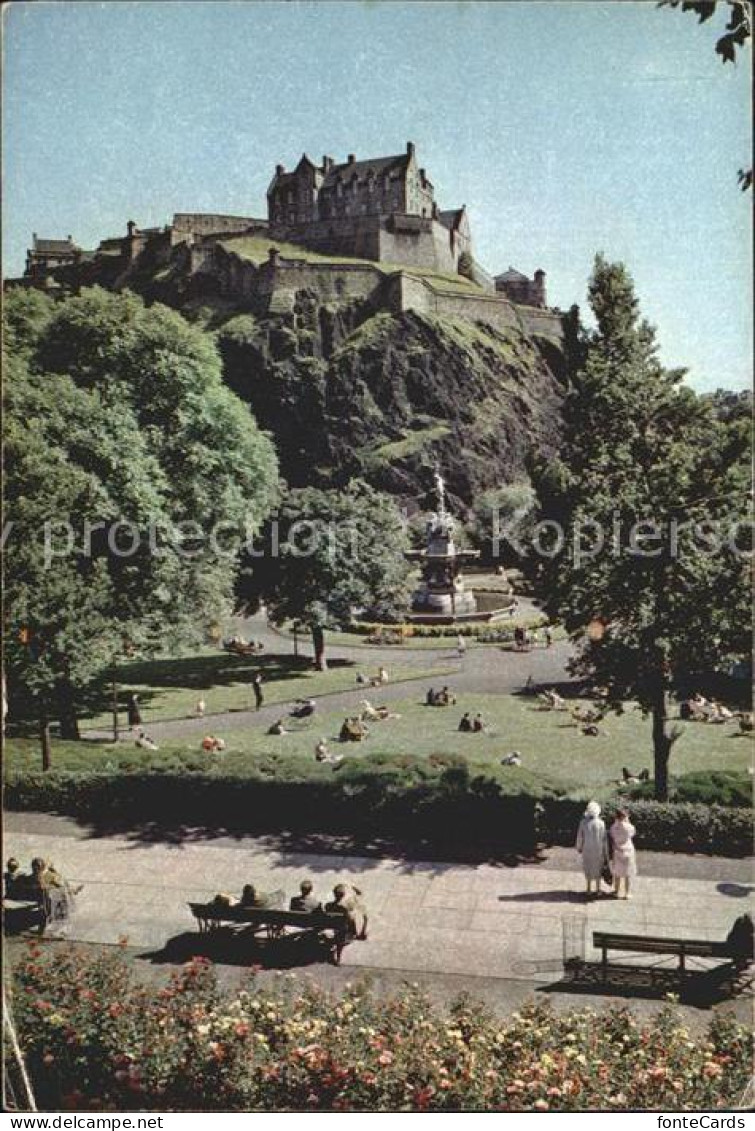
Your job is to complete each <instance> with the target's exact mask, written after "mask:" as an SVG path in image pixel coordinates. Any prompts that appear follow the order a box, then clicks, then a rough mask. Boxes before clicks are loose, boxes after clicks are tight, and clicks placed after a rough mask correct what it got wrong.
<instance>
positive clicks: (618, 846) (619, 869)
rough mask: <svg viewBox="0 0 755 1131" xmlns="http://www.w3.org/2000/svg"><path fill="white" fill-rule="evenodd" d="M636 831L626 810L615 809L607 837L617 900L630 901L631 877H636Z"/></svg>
mask: <svg viewBox="0 0 755 1131" xmlns="http://www.w3.org/2000/svg"><path fill="white" fill-rule="evenodd" d="M636 832H637V830H636V829H635V827H634V825H633V824H632V822H631V821H630V820H629V814H628V813H627V811H626V809H617V811H616V816H615V817H614V820H613V824H612V825H611V828H610V831H609V834H608V835H609V836H610V838H611V847H612V849H613V852H612V855H611V871H612V872H613V891H614V895H615V896H616V898H617V899H631V898H632V894H631V892H630V890H629V888H630V884H631V880H632V876H636V875H637V857H636V853H635V851H634V843H633V842H634V836H635V833H636ZM622 880H623V881H624V895H623V896H622V895H621V894H620V891H621V881H622Z"/></svg>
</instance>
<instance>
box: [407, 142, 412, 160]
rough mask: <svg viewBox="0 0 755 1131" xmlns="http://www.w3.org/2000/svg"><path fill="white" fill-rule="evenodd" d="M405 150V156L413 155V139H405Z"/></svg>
mask: <svg viewBox="0 0 755 1131" xmlns="http://www.w3.org/2000/svg"><path fill="white" fill-rule="evenodd" d="M406 152H407V156H409V157H413V156H414V142H413V141H407V143H406Z"/></svg>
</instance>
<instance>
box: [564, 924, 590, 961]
mask: <svg viewBox="0 0 755 1131" xmlns="http://www.w3.org/2000/svg"><path fill="white" fill-rule="evenodd" d="M586 928H587V921H586V919H585V917H584V916H583V915H564V916H563V918H562V919H561V930H562V936H563V961H564V970H565V971H567V972H568V971H576V970H579V969H580V968H581V967H582V966H584V964H585V932H586Z"/></svg>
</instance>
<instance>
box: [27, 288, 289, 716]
mask: <svg viewBox="0 0 755 1131" xmlns="http://www.w3.org/2000/svg"><path fill="white" fill-rule="evenodd" d="M18 320H19V321H22V319H20V317H19V319H18ZM31 324H32V323H31V321H30V320H28V319H27V320H26V322H25V323H24V325H25V326H26V327H27V329H28V327H29V326H30V325H31ZM36 327H37V330H36V336H35V335H34V333H31V332H30V333H27V335H26V337H25V338H24V339H23V348H22V346H21V344H20V338H19V339H17V341H16V343H14V350H13V351H12V352H11V356H10V357H9V361H8V370H7V380H6V466H5V474H6V519H7V521H8V522H9V523H10V524H11V526H10V529H9V531H8V535H7V541H6V577H5V580H6V593H7V596H6V639H8V640H9V641H11V642H13V643H12V645H11V646H10V648H9V649H8V652H7V666H8V682H9V690H10V691H11V706H12V707H13V706H14V696H15V698H16V700H18V699H19V698H22V697H23V696H24V695H25V696H26V697H27V698H28V697H29V696H32V697H33V700H34V703H35V704H36V707H35V710H36V713H37V716H38V717H39V718H40V719H42V720H46V719H48V718H49V717H50V716H51V715H52V716H53V717H55V716H57V717H58V718H59V719H60V720H61V726H62V731H63V733H64V734H65V735H69V736H72V737H73V736H76V735H77V733H78V732H77V724H76V712H77V697H78V696H79V695H80V693H81V691H82V689H83V688H84V687H85V686H86V684H87V683H88V681H89V680H91V679H92V677H93V676H94V675H95V674H96V673H97V672H98V671H101V670H102V668H103V667H104V666H105V664H106V663H107V662H109V661H112V660H113V657H114V656H115V655H116V654H118V653H120V652H122V650H123V647H124V643H125V644H126V645H127V646H128V647H129V648H130V649H141V650H145V651H152V650H154V649H155V648H156V647H158V646H162V647H165V646H166V645H168V644H173V645H175V644H178V643H186V642H188V641H189V640H192V639H195V638H196V635H197V632H198V626H199V624H200V623H201V622H204V623H207V622H208V621H210V620H214V619H216V618H217V617H218V616H220V615H222V613H223V612H224V611H226V610H227V608H228V607H229V603H230V601H231V599H232V594H233V585H234V581H235V573H236V569H237V565H238V551H239V549H240V547H241V546H242V545H243V543H244V542H245V540H246V538H247V537H248V535H249V534H250V533H252V532H253V531H254V530H256V529H257V528H258V526H259V524H260V523H261V521H262V520H263V518H264V517H265V515H266V514H267V513H268V512H269V509H270V506H271V504H272V502H273V500H274V497H275V492H276V486H277V465H276V460H275V453H274V450H273V447H272V444H271V442H270V441H269V439H268V438H267V437H266V436H265V435H263V434H262V433H260V432H259V431H258V429H257V428H256V425H255V423H254V420H253V419H252V417H251V415H250V413H249V411H248V409H247V408H246V407H245V406H244V405H243V404H241V402H240V401H238V400H237V398H236V397H235V396H234V395H233V394H232V393H230V392H229V391H228V390H227V389H226V388H225V386H224V385H223V383H222V378H221V372H220V362H219V358H218V355H217V353H216V351H215V348H214V346H213V344H212V342H211V341H210V340H209V339H208V338H207V337H206V336H205V335H204V334H202V332H201V331H199V330H197V329H194V328H192V327H190V326H189V325H188V324H187V323H185V322H184V320H183V319H182V318H181V317H180V315H178V314H175V313H174V312H172V311H169V310H167V309H165V308H163V307H159V306H155V307H151V308H146V307H145V306H144V304H143V303H142V301H141V300H140V299H138V298H136V297H135V296H133V295H129V294H124V295H114V294H108V293H106V292H104V291H100V290H92V291H89V292H84V293H83V294H82V295H81V296H80V297H78V298H73V299H70V300H68V301H66V302H64V303H62V304H60V305H59V306H58V307H57V308H56V311H55V313H54V314H52V316H51V317H50V318H45V319H42V320H37V323H36ZM30 339H31V340H30ZM45 725H46V724H45Z"/></svg>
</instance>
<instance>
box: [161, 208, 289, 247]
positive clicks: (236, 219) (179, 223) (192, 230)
mask: <svg viewBox="0 0 755 1131" xmlns="http://www.w3.org/2000/svg"><path fill="white" fill-rule="evenodd" d="M250 228H255V229H260V228H263V229H264V228H267V220H260V219H256V218H255V217H254V216H226V215H222V214H221V213H216V212H176V213H175V215H174V216H173V224H172V226H171V229H170V233H171V243H172V244H178V243H191V242H192V241H193V240H194V239H195V238H197V237H199V238H201V237H203V236H219V235H241V234H242V233H243V232H248V231H249V229H250Z"/></svg>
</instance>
